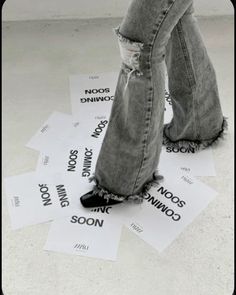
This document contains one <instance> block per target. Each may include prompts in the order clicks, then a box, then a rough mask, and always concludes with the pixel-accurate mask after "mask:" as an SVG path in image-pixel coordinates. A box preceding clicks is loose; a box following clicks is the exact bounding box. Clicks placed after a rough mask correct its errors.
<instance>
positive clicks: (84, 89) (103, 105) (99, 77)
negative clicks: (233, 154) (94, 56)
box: [70, 72, 119, 122]
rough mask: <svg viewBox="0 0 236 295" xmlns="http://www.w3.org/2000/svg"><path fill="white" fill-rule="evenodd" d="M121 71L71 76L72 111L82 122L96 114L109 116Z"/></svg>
mask: <svg viewBox="0 0 236 295" xmlns="http://www.w3.org/2000/svg"><path fill="white" fill-rule="evenodd" d="M118 74H119V72H106V73H97V74H93V75H88V74H80V75H71V76H70V96H71V105H72V113H73V117H74V118H75V120H77V119H79V120H80V121H81V122H86V121H87V120H88V118H87V116H88V115H89V117H90V118H92V117H94V116H106V117H107V118H108V117H109V114H110V111H111V106H112V102H113V99H114V94H115V90H116V86H117V81H118Z"/></svg>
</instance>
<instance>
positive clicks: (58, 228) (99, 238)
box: [44, 212, 122, 260]
mask: <svg viewBox="0 0 236 295" xmlns="http://www.w3.org/2000/svg"><path fill="white" fill-rule="evenodd" d="M121 228H122V225H121V224H120V222H119V221H118V220H117V218H114V217H112V216H111V215H108V214H106V213H94V212H92V213H81V212H74V214H73V215H71V216H70V217H68V218H63V219H57V220H55V221H53V222H52V224H51V227H50V230H49V234H48V238H47V241H46V244H45V246H44V250H48V251H56V252H64V253H68V254H77V255H82V256H88V257H95V258H102V259H108V260H116V256H117V250H118V246H119V241H120V235H121Z"/></svg>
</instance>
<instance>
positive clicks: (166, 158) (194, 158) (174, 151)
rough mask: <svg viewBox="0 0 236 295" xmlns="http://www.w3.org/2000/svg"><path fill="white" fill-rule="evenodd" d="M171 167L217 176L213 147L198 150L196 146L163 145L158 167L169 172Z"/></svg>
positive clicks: (193, 173)
mask: <svg viewBox="0 0 236 295" xmlns="http://www.w3.org/2000/svg"><path fill="white" fill-rule="evenodd" d="M170 167H176V168H179V169H180V170H182V171H183V172H188V173H191V174H192V175H194V176H216V171H215V166H214V159H213V154H212V149H211V147H208V148H207V149H205V150H201V151H196V150H195V149H194V148H185V147H181V148H180V149H179V148H170V147H165V146H163V147H162V152H161V156H160V162H159V165H158V169H159V170H162V171H167V173H168V171H169V169H170Z"/></svg>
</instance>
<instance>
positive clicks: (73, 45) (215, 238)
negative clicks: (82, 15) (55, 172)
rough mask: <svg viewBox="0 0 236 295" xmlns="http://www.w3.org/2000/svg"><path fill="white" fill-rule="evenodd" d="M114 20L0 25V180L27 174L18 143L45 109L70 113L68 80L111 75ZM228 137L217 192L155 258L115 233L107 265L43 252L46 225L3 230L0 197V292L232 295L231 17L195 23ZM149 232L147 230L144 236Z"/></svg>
mask: <svg viewBox="0 0 236 295" xmlns="http://www.w3.org/2000/svg"><path fill="white" fill-rule="evenodd" d="M119 22H120V19H106V20H102V19H101V20H99V19H98V20H90V21H79V20H70V21H38V22H7V23H4V24H3V32H2V35H3V47H2V48H3V169H4V170H3V176H5V177H6V176H11V175H17V174H21V173H24V172H28V171H33V170H34V169H35V167H36V162H37V158H38V153H37V152H36V151H34V150H31V149H29V148H26V147H25V144H26V143H27V141H28V140H29V139H30V138H31V136H32V135H33V134H34V133H35V132H36V130H37V129H38V127H39V126H40V125H41V124H42V123H43V122H44V121H45V120H46V119H47V118H48V116H49V115H50V114H51V113H52V112H53V111H54V110H57V111H61V112H66V113H70V97H69V81H68V78H69V75H70V74H76V73H96V72H103V71H104V72H106V71H118V70H119V67H120V55H119V49H118V44H117V41H116V39H115V37H114V35H113V33H112V27H115V26H116V25H117V24H118V23H119ZM199 25H200V29H201V31H202V34H203V37H204V40H205V44H206V46H207V49H208V52H209V55H210V57H211V59H212V62H213V64H214V66H215V70H216V74H217V79H218V85H219V91H220V97H221V102H222V108H223V111H224V114H225V115H226V116H227V117H229V130H228V136H227V137H226V139H225V141H223V142H221V143H220V144H219V145H218V146H217V147H216V148H214V149H213V153H214V160H215V167H216V172H217V176H216V177H199V178H200V179H201V180H202V181H203V182H204V183H206V184H208V185H210V186H211V187H213V188H214V189H215V190H217V191H218V192H219V194H218V195H217V197H216V198H215V200H214V201H212V202H211V203H210V204H209V206H208V207H207V209H206V210H204V211H203V212H202V213H201V214H200V215H199V216H198V217H197V218H196V219H195V220H194V222H193V223H192V224H191V225H190V226H188V227H187V228H186V229H185V230H184V232H183V233H181V234H180V236H179V237H178V238H177V239H176V240H175V241H174V242H173V244H172V245H171V246H170V247H168V248H167V249H166V250H165V251H164V252H163V253H162V254H159V253H158V252H157V251H156V250H155V249H154V248H152V247H151V246H149V245H148V244H146V243H145V242H144V241H142V240H141V239H139V238H138V237H137V236H135V235H134V234H133V233H131V232H130V231H129V230H128V229H126V228H123V231H122V236H121V240H120V246H119V252H118V259H117V261H116V262H111V261H105V260H101V259H94V258H86V257H81V256H73V255H67V254H60V253H54V252H46V251H43V250H42V248H43V246H44V243H45V241H46V238H47V233H48V230H49V224H48V223H44V224H39V225H35V226H30V227H27V228H23V229H20V230H17V231H13V230H11V228H10V220H9V214H8V209H7V206H6V197H5V194H4V191H3V200H2V206H3V207H2V221H3V227H2V233H3V253H2V255H3V291H4V294H5V295H39V294H40V295H72V294H73V295H79V294H83V295H88V294H91V295H95V294H96V295H100V294H101V295H104V294H109V295H110V294H112V295H121V294H122V295H143V294H148V295H154V294H156V295H157V294H158V295H169V294H174V295H180V294H181V295H229V294H232V290H233V135H234V133H233V132H234V131H233V116H234V113H233V109H234V101H233V99H234V98H233V88H234V84H233V78H234V77H233V74H234V73H233V63H234V61H233V17H217V18H199ZM154 234H155V233H154Z"/></svg>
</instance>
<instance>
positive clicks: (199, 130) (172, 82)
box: [163, 5, 228, 150]
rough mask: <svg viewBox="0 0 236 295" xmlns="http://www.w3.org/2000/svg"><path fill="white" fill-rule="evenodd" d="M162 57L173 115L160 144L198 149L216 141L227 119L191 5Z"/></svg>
mask: <svg viewBox="0 0 236 295" xmlns="http://www.w3.org/2000/svg"><path fill="white" fill-rule="evenodd" d="M165 59H166V66H167V72H168V84H169V92H170V98H171V102H172V109H173V118H172V120H171V122H170V123H168V124H165V126H164V131H163V144H164V145H167V146H171V147H177V148H181V147H186V148H188V147H190V148H194V149H195V150H199V149H203V148H206V147H208V146H211V145H213V144H215V143H217V142H218V139H220V138H222V137H223V136H224V135H225V133H226V132H225V131H226V129H227V126H228V124H227V118H226V117H225V116H223V113H222V109H221V104H220V98H219V92H218V86H217V80H216V73H215V70H214V67H213V64H212V62H211V60H210V57H209V55H208V53H207V50H206V47H205V44H204V41H203V38H202V34H201V31H200V29H199V26H198V22H197V19H196V17H195V16H194V7H193V5H190V7H189V8H188V9H187V10H186V12H185V13H184V15H183V16H182V17H181V18H180V20H179V21H178V23H177V25H176V26H175V27H174V29H173V31H172V32H171V37H170V38H169V41H168V44H167V47H166V58H165Z"/></svg>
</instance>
